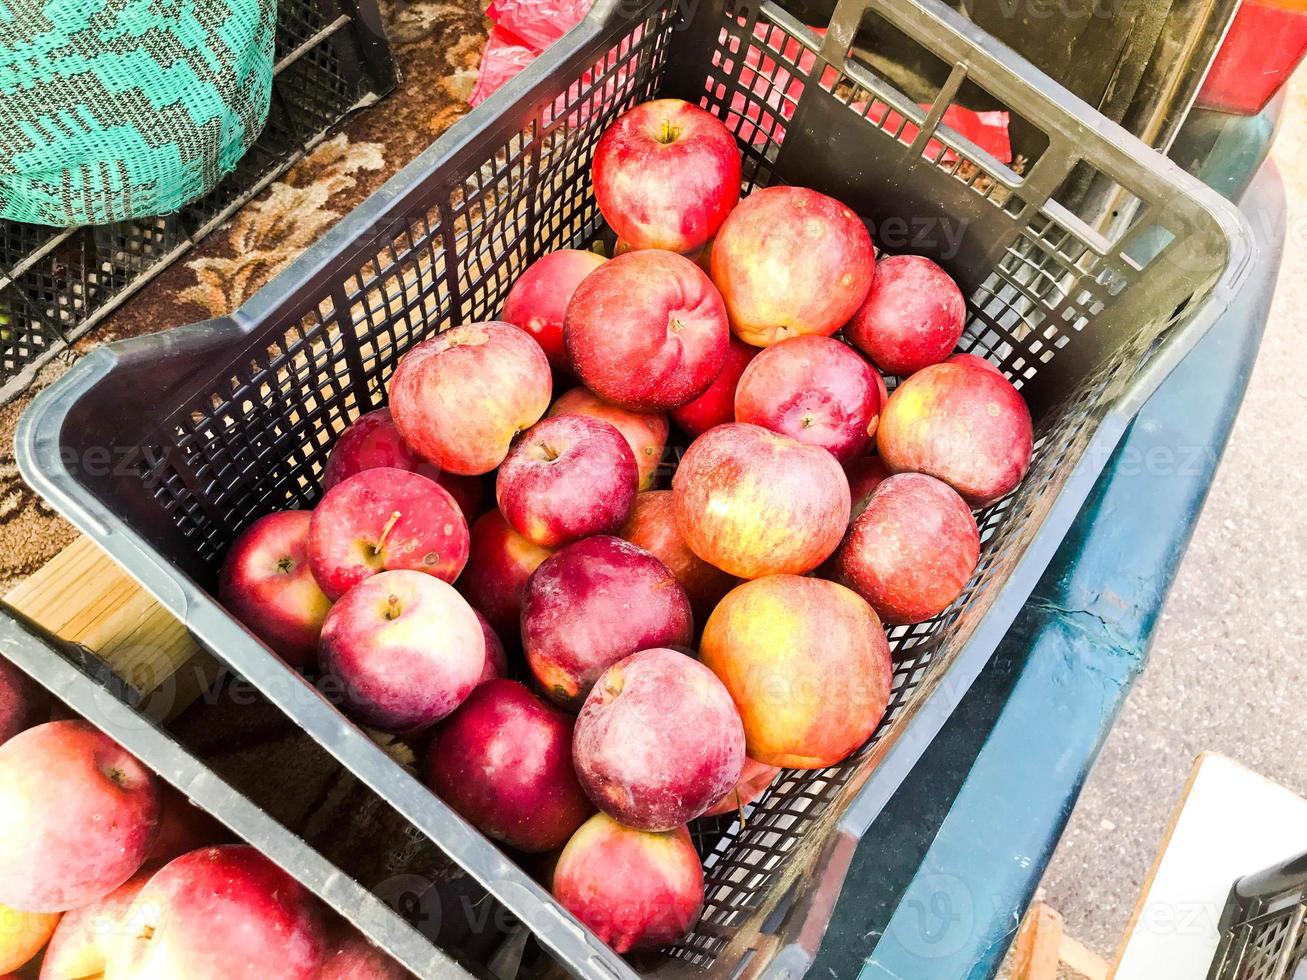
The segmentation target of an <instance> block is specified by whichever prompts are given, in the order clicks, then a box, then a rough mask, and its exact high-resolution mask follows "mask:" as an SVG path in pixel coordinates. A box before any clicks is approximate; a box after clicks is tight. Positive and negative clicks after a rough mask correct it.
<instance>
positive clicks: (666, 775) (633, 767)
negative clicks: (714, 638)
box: [572, 648, 744, 830]
mask: <svg viewBox="0 0 1307 980" xmlns="http://www.w3.org/2000/svg"><path fill="white" fill-rule="evenodd" d="M572 761H573V763H575V765H576V773H577V776H578V777H580V780H581V786H582V787H583V788H584V789H585V791H586V794H587V795H588V796H589V797H590V799H591V800H592V801H594V804H595V806H597V807H599V809H601V810H603V811H604V812H605V813H607V814H608V815H609V816H610V817H612V818H613V819H615V820H617V821H618V822H620V823H623V824H625V825H626V826H628V827H635V828H636V829H638V830H672V829H674V828H676V827H679V826H681V825H682V824H686V823H689V822H690V821H691V820H693V819H694V818H695V817H697V816H699V815H700V814H701V813H703V812H704V811H705V810H707V809H708V808H709V807H710V806H712V805H713V804H714V803H716V802H717V801H718V800H720V799H721V798H722V796H724V795H725V794H726V793H727V791H729V790H730V788H731V787H732V786H734V785H735V784H736V782H737V781H738V780H739V778H740V771H741V769H742V768H743V766H744V726H743V724H741V722H740V715H739V712H737V711H736V710H735V704H734V702H732V701H731V695H730V694H729V693H728V692H727V690H726V688H725V687H723V686H722V682H721V681H719V680H718V679H717V676H716V675H715V674H714V673H713V672H712V671H711V670H709V669H708V668H707V667H705V666H704V665H703V664H701V663H699V661H697V660H694V659H693V658H691V657H689V656H686V655H685V654H684V653H681V652H679V651H677V650H668V649H666V648H655V649H652V650H641V651H640V652H638V653H633V654H631V656H629V657H627V658H625V659H624V660H619V661H618V662H617V663H615V664H613V665H612V666H611V667H609V668H608V669H607V670H606V671H604V673H603V674H602V676H600V678H599V680H598V681H597V682H596V683H595V686H594V688H593V689H591V691H590V695H589V696H588V697H587V698H586V699H585V704H584V705H582V707H581V713H580V714H579V715H578V716H577V719H576V734H575V736H574V738H573V740H572Z"/></svg>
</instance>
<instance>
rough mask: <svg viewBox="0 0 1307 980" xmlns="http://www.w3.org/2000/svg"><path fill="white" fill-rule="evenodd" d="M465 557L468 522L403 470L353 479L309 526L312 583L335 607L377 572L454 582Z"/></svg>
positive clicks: (438, 490)
mask: <svg viewBox="0 0 1307 980" xmlns="http://www.w3.org/2000/svg"><path fill="white" fill-rule="evenodd" d="M467 555H468V529H467V522H466V521H464V519H463V514H462V513H461V512H460V511H459V509H458V504H456V503H454V498H453V497H451V496H450V495H449V491H448V490H446V489H445V488H444V487H442V486H440V485H439V484H438V483H436V482H435V481H433V480H428V479H427V478H426V477H425V476H419V475H418V474H417V473H410V472H408V471H407V470H397V469H390V468H380V469H371V470H364V471H363V472H361V473H358V474H356V475H354V476H351V477H350V478H349V479H348V480H346V481H345V482H344V483H341V484H339V485H337V486H335V487H333V488H332V489H331V490H329V491H327V495H326V496H325V497H323V498H322V500H321V501H320V502H319V503H318V506H317V507H316V508H315V509H314V511H313V520H312V522H311V523H310V525H309V564H310V567H311V568H312V569H313V577H314V578H315V579H316V580H317V582H318V585H320V586H321V587H322V591H323V592H325V593H326V594H327V597H328V598H330V599H332V600H333V601H334V600H336V599H339V598H340V597H341V596H343V595H344V594H345V593H346V592H347V591H348V590H349V589H350V588H352V587H353V586H355V585H357V584H358V583H360V582H362V581H363V580H364V579H366V578H368V577H369V576H371V575H375V574H377V573H378V572H382V571H394V570H396V569H408V570H410V571H417V572H422V573H423V574H425V575H431V576H434V577H435V578H438V579H441V580H442V581H445V582H452V581H454V579H456V578H458V576H459V573H460V572H462V571H463V566H464V565H465V564H467Z"/></svg>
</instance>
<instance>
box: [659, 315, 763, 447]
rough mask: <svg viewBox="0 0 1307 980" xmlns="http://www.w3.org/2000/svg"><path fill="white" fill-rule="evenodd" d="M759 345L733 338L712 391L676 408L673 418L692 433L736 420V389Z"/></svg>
mask: <svg viewBox="0 0 1307 980" xmlns="http://www.w3.org/2000/svg"><path fill="white" fill-rule="evenodd" d="M757 353H758V348H757V347H750V346H749V345H748V344H746V343H745V342H744V341H742V340H740V339H739V338H737V337H731V342H730V345H729V346H728V347H727V349H726V359H725V360H724V361H722V369H721V371H719V372H718V373H717V377H716V379H714V381H713V383H712V384H710V385H709V386H708V390H707V391H705V392H704V393H703V394H702V395H700V396H699V397H698V398H696V399H695V400H694V401H692V402H687V403H686V404H684V405H681V406H680V407H678V408H674V409H672V421H673V422H675V423H676V424H677V425H679V426H680V427H681V428H682V429H684V430H685V431H686V432H688V433H690V435H692V436H697V435H702V434H703V433H705V432H707V431H708V430H709V429H711V428H713V427H714V426H717V425H725V424H726V423H727V422H734V421H735V389H736V386H737V385H738V384H739V382H740V376H741V375H742V374H744V369H745V368H747V367H748V366H749V362H750V361H752V360H753V358H754V355H755V354H757Z"/></svg>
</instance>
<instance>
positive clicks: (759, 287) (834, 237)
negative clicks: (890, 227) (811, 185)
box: [712, 187, 875, 347]
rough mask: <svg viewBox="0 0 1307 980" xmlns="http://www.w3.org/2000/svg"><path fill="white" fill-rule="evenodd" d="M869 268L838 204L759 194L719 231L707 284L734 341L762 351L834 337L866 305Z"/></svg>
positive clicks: (867, 244) (804, 192) (858, 233)
mask: <svg viewBox="0 0 1307 980" xmlns="http://www.w3.org/2000/svg"><path fill="white" fill-rule="evenodd" d="M874 264H875V253H874V252H873V251H872V247H871V236H870V235H868V234H867V229H866V227H865V226H864V225H863V223H862V221H861V219H859V218H858V216H857V215H856V214H854V213H853V212H852V211H850V210H849V209H848V208H847V207H845V206H844V205H843V204H841V203H840V202H839V201H837V200H835V199H834V198H833V197H827V196H826V195H825V194H819V193H817V192H816V191H813V190H808V189H807V188H804V187H767V188H763V189H762V190H758V191H754V192H753V193H752V194H751V195H749V196H748V197H747V198H745V199H744V200H743V201H741V202H740V206H739V207H737V208H736V209H735V210H734V211H732V212H731V215H730V217H728V218H727V219H726V223H725V224H723V225H722V230H721V231H720V232H719V233H718V235H717V238H716V240H715V241H714V242H713V250H712V280H713V282H715V283H716V284H717V288H718V289H720V290H721V293H722V299H723V300H724V301H725V303H726V310H727V313H728V314H729V315H730V318H731V329H732V330H733V331H735V336H737V337H739V338H740V339H741V340H743V341H744V342H745V343H747V344H753V346H755V347H768V346H770V345H771V344H774V343H777V342H778V341H781V340H785V339H787V338H789V337H797V336H799V335H801V334H819V335H821V336H827V337H828V336H830V335H831V334H833V333H835V331H837V330H839V329H840V327H842V326H844V324H845V323H847V322H848V320H849V317H851V316H853V314H854V313H855V312H856V311H857V309H858V307H860V306H861V305H862V301H863V300H864V299H866V297H867V290H868V289H869V288H870V287H871V277H872V269H873V266H874Z"/></svg>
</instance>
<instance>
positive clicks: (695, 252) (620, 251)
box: [613, 238, 712, 272]
mask: <svg viewBox="0 0 1307 980" xmlns="http://www.w3.org/2000/svg"><path fill="white" fill-rule="evenodd" d="M711 248H712V242H711V241H709V242H708V244H707V245H704V246H703V247H702V248H692V249H690V250H689V251H688V252H677V253H676V254H677V255H684V256H685V257H686V258H687V259H689V260H690V261H691V262H693V263H694V264H695V265H697V266H698V267H699V268H700V269H702V270H703V271H704V272H707V271H708V263H707V262H706V261H704V259H705V257H706V256H707V254H708V252H709V250H710V249H711ZM638 251H640V249H638V248H636V247H635V246H634V245H632V244H631V243H630V242H628V241H626V240H625V239H624V238H619V239H617V241H615V242H614V243H613V257H614V258H616V257H617V256H619V255H625V254H626V253H627V252H638ZM662 251H666V249H663V250H662Z"/></svg>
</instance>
